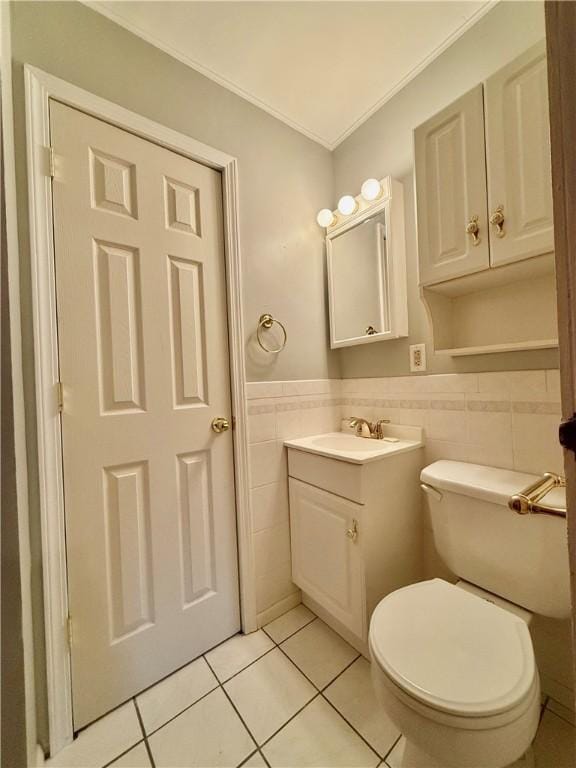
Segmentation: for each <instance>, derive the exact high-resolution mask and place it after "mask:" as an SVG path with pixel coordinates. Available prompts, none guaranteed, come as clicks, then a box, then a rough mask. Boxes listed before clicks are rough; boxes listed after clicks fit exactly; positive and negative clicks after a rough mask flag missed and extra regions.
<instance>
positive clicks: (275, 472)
mask: <svg viewBox="0 0 576 768" xmlns="http://www.w3.org/2000/svg"><path fill="white" fill-rule="evenodd" d="M247 396H248V439H249V443H250V487H251V492H250V495H251V502H252V530H253V535H254V549H255V557H256V601H257V611H258V614H259V621H260V623H261V624H264V623H266V621H268V620H270V619H272V618H274V617H275V616H276V615H280V613H282V611H283V610H284V609H286V608H288V607H290V606H291V605H292V604H294V605H295V604H297V603H298V602H299V601H300V597H299V593H298V590H297V589H296V587H295V586H294V584H292V580H291V568H290V529H289V518H288V478H287V472H286V470H287V462H286V449H285V448H284V447H283V441H284V440H287V439H288V438H294V437H305V436H306V435H315V434H319V433H321V432H333V431H335V430H339V429H340V382H339V381H329V380H326V379H324V380H318V381H311V380H309V381H285V382H282V381H274V382H252V383H248V385H247Z"/></svg>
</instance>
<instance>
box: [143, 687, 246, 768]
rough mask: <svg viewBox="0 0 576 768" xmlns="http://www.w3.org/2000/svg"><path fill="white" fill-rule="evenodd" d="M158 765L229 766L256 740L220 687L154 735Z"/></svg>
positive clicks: (151, 741)
mask: <svg viewBox="0 0 576 768" xmlns="http://www.w3.org/2000/svg"><path fill="white" fill-rule="evenodd" d="M148 743H149V744H150V749H151V751H152V757H153V758H154V762H155V764H156V768H229V767H230V766H236V765H239V764H240V763H241V762H242V760H244V758H246V757H247V756H248V755H249V754H250V753H251V752H253V750H254V741H253V740H252V738H251V737H250V734H249V733H248V731H247V730H246V728H245V727H244V726H243V724H242V721H241V720H240V718H239V717H238V715H237V714H236V712H235V711H234V708H233V707H232V705H231V704H230V702H229V701H228V699H227V698H226V696H225V695H224V692H223V691H222V689H221V688H218V689H217V690H215V691H212V693H209V694H208V696H206V697H205V698H203V699H202V700H201V701H199V702H197V703H196V704H194V705H193V706H192V707H190V709H187V710H186V711H185V712H183V713H182V714H181V715H178V717H177V718H175V719H174V720H171V721H170V722H169V723H168V724H167V725H165V726H163V727H162V728H160V730H159V731H156V733H153V734H152V736H150V738H149V740H148Z"/></svg>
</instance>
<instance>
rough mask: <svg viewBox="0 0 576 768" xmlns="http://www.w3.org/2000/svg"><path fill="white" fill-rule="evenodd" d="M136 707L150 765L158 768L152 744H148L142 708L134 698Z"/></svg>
mask: <svg viewBox="0 0 576 768" xmlns="http://www.w3.org/2000/svg"><path fill="white" fill-rule="evenodd" d="M134 707H135V709H136V716H137V717H138V722H139V723H140V728H141V729H142V733H143V734H144V746H145V747H146V752H148V758H149V759H150V765H151V766H152V768H156V763H155V762H154V755H153V754H152V750H151V749H150V744H148V736H147V735H146V729H145V728H144V721H143V720H142V715H141V713H140V708H139V706H138V702H137V701H136V697H134Z"/></svg>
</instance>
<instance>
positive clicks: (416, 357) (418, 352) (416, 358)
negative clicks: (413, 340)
mask: <svg viewBox="0 0 576 768" xmlns="http://www.w3.org/2000/svg"><path fill="white" fill-rule="evenodd" d="M410 370H411V371H412V372H413V373H416V372H419V371H425V370H426V344H411V345H410Z"/></svg>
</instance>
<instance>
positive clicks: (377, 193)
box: [360, 179, 382, 202]
mask: <svg viewBox="0 0 576 768" xmlns="http://www.w3.org/2000/svg"><path fill="white" fill-rule="evenodd" d="M360 194H361V195H362V197H363V198H364V200H367V201H368V202H372V200H378V198H379V197H381V196H382V184H380V182H379V181H378V179H366V181H365V182H364V184H362V189H361V190H360Z"/></svg>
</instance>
